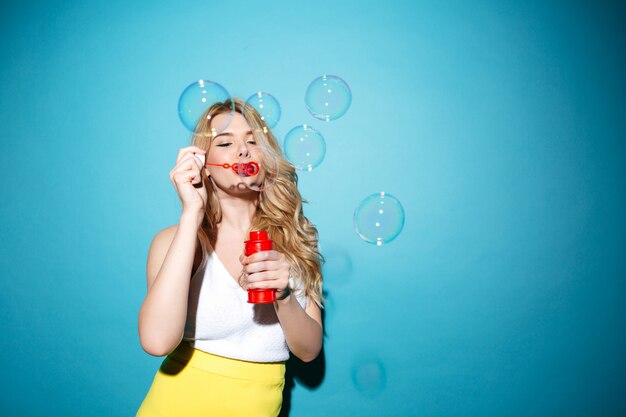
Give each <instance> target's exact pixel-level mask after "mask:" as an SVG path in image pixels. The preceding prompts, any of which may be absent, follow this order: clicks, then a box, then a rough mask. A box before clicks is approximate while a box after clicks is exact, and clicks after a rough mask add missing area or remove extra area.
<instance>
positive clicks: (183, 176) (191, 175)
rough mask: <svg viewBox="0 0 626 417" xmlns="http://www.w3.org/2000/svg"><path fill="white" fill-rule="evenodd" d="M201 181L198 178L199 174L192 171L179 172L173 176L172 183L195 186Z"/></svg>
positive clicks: (200, 178)
mask: <svg viewBox="0 0 626 417" xmlns="http://www.w3.org/2000/svg"><path fill="white" fill-rule="evenodd" d="M201 180H202V177H201V176H200V173H199V172H195V171H193V170H189V171H179V172H176V173H174V175H173V181H174V183H176V184H187V183H190V184H197V183H198V182H199V181H201Z"/></svg>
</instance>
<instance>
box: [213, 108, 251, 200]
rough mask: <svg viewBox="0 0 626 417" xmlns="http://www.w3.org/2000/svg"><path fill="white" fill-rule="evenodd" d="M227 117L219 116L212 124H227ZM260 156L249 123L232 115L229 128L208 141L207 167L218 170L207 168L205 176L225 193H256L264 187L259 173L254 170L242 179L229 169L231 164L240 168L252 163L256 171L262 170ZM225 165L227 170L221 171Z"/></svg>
mask: <svg viewBox="0 0 626 417" xmlns="http://www.w3.org/2000/svg"><path fill="white" fill-rule="evenodd" d="M230 117H231V115H230V114H226V113H222V114H218V115H217V116H215V117H214V118H213V121H212V122H213V123H214V124H217V125H218V126H219V125H220V124H222V123H225V122H228V118H230ZM260 152H261V151H260V149H259V148H258V147H257V144H256V141H255V138H254V135H253V132H252V129H251V128H250V125H249V124H248V122H247V121H246V119H245V118H244V117H243V116H242V115H241V114H240V113H234V115H233V116H232V120H231V121H230V124H229V125H228V127H227V128H226V129H224V131H222V132H220V133H219V134H217V135H216V136H215V137H214V138H213V140H212V141H211V146H210V148H209V151H208V152H207V157H206V163H207V164H216V165H219V166H216V165H207V166H206V169H207V170H208V172H207V174H208V175H209V176H211V178H212V179H213V182H214V183H215V185H216V186H217V187H218V188H220V189H222V190H224V191H229V192H246V193H248V192H250V191H252V190H255V189H258V187H259V186H260V185H261V184H262V183H263V170H262V169H260V170H257V172H256V173H255V174H254V175H245V174H243V172H242V173H241V175H240V174H238V173H237V172H236V170H234V169H233V168H232V166H233V165H234V164H239V167H241V165H242V164H246V165H245V166H248V165H249V164H250V163H251V162H255V163H256V164H258V165H257V166H258V167H259V168H262V167H261V155H260ZM225 164H228V165H229V166H230V167H229V168H224V166H223V165H225ZM252 165H254V164H252ZM252 165H251V166H252ZM242 171H243V169H242ZM250 172H251V171H248V173H250Z"/></svg>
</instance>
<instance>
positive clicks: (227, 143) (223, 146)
mask: <svg viewBox="0 0 626 417" xmlns="http://www.w3.org/2000/svg"><path fill="white" fill-rule="evenodd" d="M229 145H230V143H229V142H225V143H220V144H219V145H215V146H219V147H220V148H225V147H227V146H229Z"/></svg>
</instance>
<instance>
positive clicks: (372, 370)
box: [352, 356, 387, 397]
mask: <svg viewBox="0 0 626 417" xmlns="http://www.w3.org/2000/svg"><path fill="white" fill-rule="evenodd" d="M352 383H353V384H354V387H355V388H356V389H357V390H358V391H359V392H360V393H361V394H363V395H365V396H369V397H371V396H375V395H377V394H379V393H380V392H382V391H383V390H384V389H385V385H386V383H387V376H386V373H385V366H384V365H383V363H382V361H381V360H380V359H379V358H378V357H375V356H368V357H364V358H361V359H359V360H356V361H355V362H354V364H353V365H352Z"/></svg>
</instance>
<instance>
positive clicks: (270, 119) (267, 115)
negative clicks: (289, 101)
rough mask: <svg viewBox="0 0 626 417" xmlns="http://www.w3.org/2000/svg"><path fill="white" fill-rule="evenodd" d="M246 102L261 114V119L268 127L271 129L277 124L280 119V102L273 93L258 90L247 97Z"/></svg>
mask: <svg viewBox="0 0 626 417" xmlns="http://www.w3.org/2000/svg"><path fill="white" fill-rule="evenodd" d="M246 103H248V104H249V105H251V106H252V107H254V108H255V109H256V111H257V112H258V113H259V114H260V115H261V120H263V121H264V122H265V124H266V125H267V127H268V128H270V129H271V128H273V127H274V126H276V125H277V124H278V121H279V120H280V104H279V103H278V100H276V97H274V96H273V95H271V94H269V93H264V92H262V91H259V92H258V93H256V94H253V95H251V96H250V97H248V99H247V100H246ZM244 113H245V110H244ZM244 116H245V114H244Z"/></svg>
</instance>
